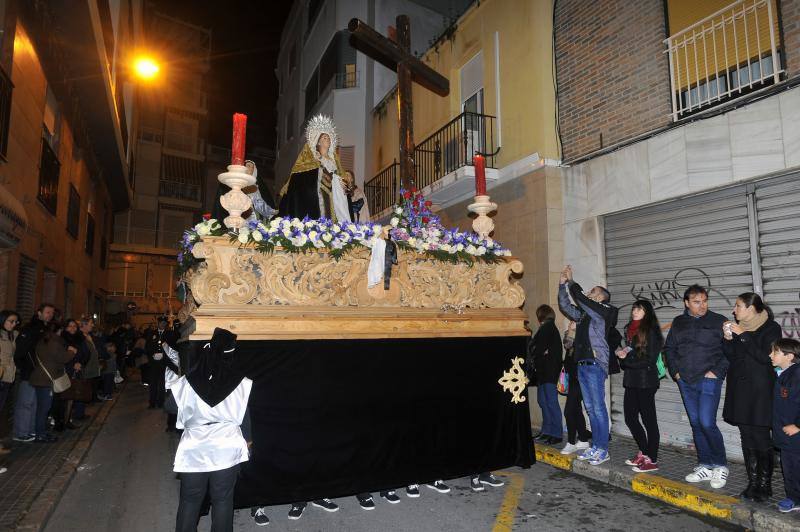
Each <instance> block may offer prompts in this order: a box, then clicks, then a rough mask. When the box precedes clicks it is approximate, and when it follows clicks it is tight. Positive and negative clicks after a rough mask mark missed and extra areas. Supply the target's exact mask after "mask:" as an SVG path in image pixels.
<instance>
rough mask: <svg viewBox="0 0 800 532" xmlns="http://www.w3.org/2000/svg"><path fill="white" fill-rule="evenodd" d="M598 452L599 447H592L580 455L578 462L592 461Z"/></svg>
mask: <svg viewBox="0 0 800 532" xmlns="http://www.w3.org/2000/svg"><path fill="white" fill-rule="evenodd" d="M597 451H598V449H597V447H595V446H594V445H592V446H591V447H589V448H588V449H586V450H585V451H583V452H582V453H581V454H579V455H578V460H591V459H592V457H594V455H595V453H596V452H597Z"/></svg>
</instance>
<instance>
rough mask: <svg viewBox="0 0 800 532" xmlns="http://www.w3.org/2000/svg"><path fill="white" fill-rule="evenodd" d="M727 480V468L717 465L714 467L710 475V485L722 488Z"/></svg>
mask: <svg viewBox="0 0 800 532" xmlns="http://www.w3.org/2000/svg"><path fill="white" fill-rule="evenodd" d="M727 482H728V468H727V467H725V466H718V467H715V468H714V472H713V474H712V476H711V487H712V488H714V489H720V488H724V487H725V484H726V483H727Z"/></svg>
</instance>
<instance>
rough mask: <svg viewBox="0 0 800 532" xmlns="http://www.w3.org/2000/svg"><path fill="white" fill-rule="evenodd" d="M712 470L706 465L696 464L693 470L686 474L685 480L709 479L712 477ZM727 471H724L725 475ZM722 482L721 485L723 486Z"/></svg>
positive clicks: (699, 480)
mask: <svg viewBox="0 0 800 532" xmlns="http://www.w3.org/2000/svg"><path fill="white" fill-rule="evenodd" d="M713 474H714V472H713V471H712V470H710V469H709V468H707V467H706V466H697V467H695V468H694V471H692V472H691V473H689V474H688V475H686V482H691V483H695V484H696V483H697V482H703V481H704V480H711V478H712V477H713ZM727 475H728V473H727V471H726V473H725V476H726V477H727ZM724 485H725V484H724V482H723V486H724Z"/></svg>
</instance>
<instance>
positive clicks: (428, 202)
mask: <svg viewBox="0 0 800 532" xmlns="http://www.w3.org/2000/svg"><path fill="white" fill-rule="evenodd" d="M431 205H433V203H431V202H430V200H429V201H426V202H425V206H426V207H427V208H429V209H430V208H431Z"/></svg>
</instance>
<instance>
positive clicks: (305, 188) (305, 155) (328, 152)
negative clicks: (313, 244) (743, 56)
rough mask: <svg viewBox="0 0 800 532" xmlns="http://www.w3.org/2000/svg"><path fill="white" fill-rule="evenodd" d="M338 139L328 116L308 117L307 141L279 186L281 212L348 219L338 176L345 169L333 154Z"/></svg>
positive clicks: (345, 200)
mask: <svg viewBox="0 0 800 532" xmlns="http://www.w3.org/2000/svg"><path fill="white" fill-rule="evenodd" d="M337 141H338V137H337V135H336V128H335V127H334V125H333V121H332V120H331V119H330V118H329V117H327V116H324V115H317V116H315V117H314V118H312V119H311V120H309V121H308V124H307V126H306V143H305V144H304V145H303V149H302V151H301V152H300V155H299V156H298V157H297V161H296V162H295V163H294V166H293V167H292V173H291V175H290V176H289V179H288V180H287V181H286V185H284V187H283V189H282V190H281V194H280V196H281V198H280V203H279V205H278V212H279V213H280V215H281V216H284V217H289V218H304V217H306V216H308V217H309V218H312V219H318V218H330V219H331V220H334V221H336V222H349V221H351V220H350V210H349V207H348V203H347V194H346V193H345V189H344V184H343V183H342V177H341V176H343V175H344V171H343V170H342V166H341V163H340V162H339V157H338V156H337V155H336V145H337Z"/></svg>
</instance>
